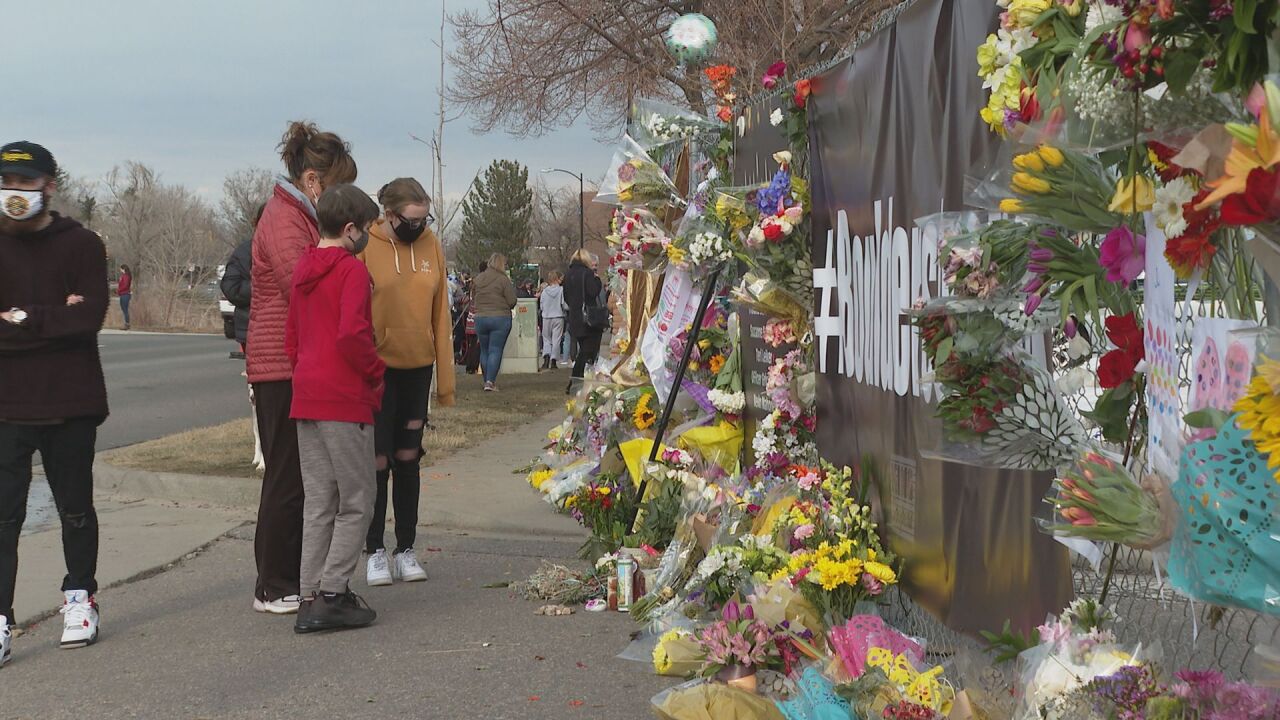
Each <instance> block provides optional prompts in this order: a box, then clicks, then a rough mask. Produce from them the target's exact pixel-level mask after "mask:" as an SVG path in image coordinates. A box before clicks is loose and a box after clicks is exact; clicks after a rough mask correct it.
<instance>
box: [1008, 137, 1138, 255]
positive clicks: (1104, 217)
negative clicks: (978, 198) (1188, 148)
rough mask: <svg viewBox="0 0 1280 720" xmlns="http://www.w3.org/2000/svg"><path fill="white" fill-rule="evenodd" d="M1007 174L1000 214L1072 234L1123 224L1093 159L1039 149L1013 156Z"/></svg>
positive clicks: (1108, 183) (1111, 189)
mask: <svg viewBox="0 0 1280 720" xmlns="http://www.w3.org/2000/svg"><path fill="white" fill-rule="evenodd" d="M1013 171H1014V172H1013V176H1012V177H1011V178H1010V181H1009V189H1010V190H1012V191H1013V197H1010V198H1006V199H1004V200H1002V201H1001V202H1000V211H1001V212H1005V213H1008V214H1010V215H1018V214H1023V213H1026V214H1028V215H1033V216H1036V217H1040V218H1044V219H1046V220H1050V221H1052V222H1054V223H1057V224H1059V225H1061V226H1063V227H1065V228H1068V229H1070V230H1075V231H1077V232H1091V233H1098V234H1106V233H1107V232H1109V231H1111V230H1112V229H1113V228H1116V227H1119V226H1120V225H1122V224H1123V220H1124V218H1123V217H1121V216H1120V215H1118V214H1116V211H1114V210H1112V209H1110V208H1111V204H1112V195H1113V193H1114V185H1113V183H1112V181H1111V180H1110V179H1108V178H1107V177H1106V174H1105V172H1104V171H1103V169H1102V165H1101V164H1100V163H1099V162H1098V161H1097V160H1095V159H1093V158H1091V157H1089V156H1087V155H1084V154H1083V153H1079V152H1076V151H1074V150H1061V149H1058V148H1056V147H1053V146H1052V145H1041V146H1040V147H1038V148H1037V149H1035V150H1033V151H1031V152H1028V153H1023V154H1022V155H1018V156H1015V157H1014V158H1013ZM1147 187H1149V185H1148V186H1147Z"/></svg>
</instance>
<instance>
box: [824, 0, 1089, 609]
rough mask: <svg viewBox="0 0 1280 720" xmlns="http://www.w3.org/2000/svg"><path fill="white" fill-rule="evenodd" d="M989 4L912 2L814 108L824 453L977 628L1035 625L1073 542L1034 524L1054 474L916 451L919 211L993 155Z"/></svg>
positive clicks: (946, 198)
mask: <svg viewBox="0 0 1280 720" xmlns="http://www.w3.org/2000/svg"><path fill="white" fill-rule="evenodd" d="M997 10H998V8H997V7H996V5H995V3H992V2H990V0H920V1H919V2H917V3H916V4H915V5H913V6H912V7H910V8H909V9H907V10H906V11H905V12H904V13H903V14H902V15H901V16H900V17H899V18H898V20H897V22H896V23H895V24H893V25H891V26H889V27H888V28H886V29H885V30H883V31H881V32H880V33H878V34H877V35H875V36H873V37H872V38H870V39H869V40H868V41H867V42H865V43H864V44H863V45H862V46H861V47H859V48H858V50H857V51H856V52H855V54H854V55H853V57H852V58H851V59H849V60H847V61H845V62H843V63H842V64H840V65H839V66H837V67H835V68H834V69H832V70H830V71H829V72H827V73H825V74H824V75H822V76H820V77H819V78H817V79H815V81H814V86H813V87H814V95H813V97H812V98H811V99H810V105H809V127H810V168H811V172H812V178H813V201H814V214H813V232H814V254H813V262H814V285H815V293H816V297H815V318H814V320H815V326H814V331H815V344H816V347H815V353H816V361H817V364H818V371H819V374H818V417H819V422H818V438H819V448H820V449H821V451H822V454H823V456H824V457H826V458H828V459H830V460H831V461H833V462H836V463H838V464H848V465H850V466H852V467H869V468H873V472H874V474H875V476H876V480H877V481H878V483H879V486H880V491H881V496H880V499H881V506H882V508H883V510H884V512H885V514H886V516H887V517H886V521H887V523H886V524H887V529H888V533H887V535H888V539H889V542H890V546H891V547H892V549H893V550H894V551H895V552H897V553H898V554H899V555H900V556H902V557H903V558H904V559H905V561H906V574H905V578H904V583H903V585H904V588H905V589H906V590H907V591H908V592H909V593H910V594H911V596H912V597H913V599H915V600H916V601H917V602H918V603H920V604H921V605H923V606H924V607H925V608H927V609H928V610H930V611H931V612H932V613H933V614H935V615H936V616H937V617H938V618H939V619H940V620H941V621H943V622H944V623H946V624H947V625H948V626H949V627H951V628H953V629H956V630H960V631H964V632H970V633H972V632H975V631H977V630H986V629H992V630H998V629H999V628H1000V626H1001V625H1003V624H1004V621H1005V620H1006V619H1008V620H1011V621H1012V622H1013V625H1014V627H1016V628H1021V629H1024V630H1026V629H1029V628H1032V627H1034V626H1036V625H1038V624H1040V623H1042V622H1043V621H1044V618H1045V616H1046V614H1048V613H1056V612H1058V611H1059V610H1061V608H1062V607H1063V606H1064V605H1065V604H1066V603H1067V602H1068V601H1069V600H1070V597H1071V576H1070V567H1069V563H1068V558H1067V553H1066V551H1065V549H1063V548H1062V547H1061V546H1059V545H1058V544H1056V543H1055V542H1054V541H1053V540H1052V539H1051V538H1049V537H1048V536H1046V535H1044V534H1042V533H1041V532H1039V531H1038V530H1037V528H1036V527H1035V525H1034V522H1033V520H1032V515H1033V514H1034V513H1035V512H1036V511H1037V509H1038V507H1039V505H1040V502H1041V498H1042V497H1043V496H1044V493H1045V491H1046V489H1047V486H1048V481H1049V478H1048V476H1047V475H1046V474H1044V473H1039V474H1037V473H1028V472H1019V471H1006V470H996V469H991V468H980V467H973V466H968V465H959V464H953V463H943V462H939V461H937V460H930V459H925V458H923V457H921V456H920V453H919V451H918V447H917V433H918V432H919V431H920V428H921V427H928V426H929V423H930V422H931V421H932V417H933V403H934V402H936V399H937V398H936V397H935V394H934V393H935V391H934V388H933V385H932V384H931V383H929V382H927V381H922V380H921V378H922V376H927V373H929V372H930V368H928V367H927V366H926V365H927V363H926V360H925V357H924V355H923V352H922V350H921V347H920V338H919V335H918V334H917V332H916V331H915V329H914V328H913V327H912V326H911V324H910V320H909V315H908V313H909V309H910V306H911V304H912V303H913V302H914V301H915V300H917V299H919V298H926V299H927V298H932V297H937V296H938V294H939V291H940V288H939V285H940V279H941V270H940V267H939V263H938V257H937V256H938V250H937V233H936V229H935V228H933V227H931V226H926V227H920V226H919V225H917V223H916V222H915V221H916V219H917V218H923V217H925V216H928V215H931V214H934V213H938V212H940V211H944V210H960V209H963V202H962V201H963V196H964V186H965V177H966V175H967V174H968V173H969V172H970V171H971V170H972V171H975V172H976V171H979V170H981V169H983V167H984V166H986V165H987V164H988V163H989V162H990V161H991V160H992V158H993V157H994V155H995V153H996V150H997V147H998V142H999V138H997V137H996V136H994V135H992V134H991V133H990V132H988V130H987V129H986V127H985V126H984V123H983V122H982V120H981V118H980V117H979V115H978V111H979V110H980V109H981V108H982V107H983V106H984V105H985V94H984V93H983V91H982V87H981V83H980V81H979V79H978V76H977V69H976V64H975V60H974V57H975V53H976V50H977V47H978V46H979V45H980V44H981V43H982V42H983V40H984V39H985V38H986V36H987V34H988V33H989V32H991V31H992V29H993V28H995V27H996V21H997V18H996V13H997ZM926 432H927V431H926Z"/></svg>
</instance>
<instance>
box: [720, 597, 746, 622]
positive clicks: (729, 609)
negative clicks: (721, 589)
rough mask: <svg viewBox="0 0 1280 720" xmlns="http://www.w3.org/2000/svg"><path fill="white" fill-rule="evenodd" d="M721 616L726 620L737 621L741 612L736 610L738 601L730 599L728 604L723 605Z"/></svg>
mask: <svg viewBox="0 0 1280 720" xmlns="http://www.w3.org/2000/svg"><path fill="white" fill-rule="evenodd" d="M721 616H722V617H723V618H724V619H725V620H727V621H728V622H738V620H739V619H741V618H742V613H741V612H739V610H738V601H737V600H730V601H729V602H728V604H726V605H725V606H724V611H723V612H722V613H721Z"/></svg>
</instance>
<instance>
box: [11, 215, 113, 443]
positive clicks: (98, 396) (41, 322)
mask: <svg viewBox="0 0 1280 720" xmlns="http://www.w3.org/2000/svg"><path fill="white" fill-rule="evenodd" d="M68 295H79V296H81V297H83V298H84V302H81V303H77V304H75V305H68V304H67V296H68ZM107 302H108V290H107V251H106V248H104V247H103V245H102V239H101V238H99V237H98V236H97V234H95V233H93V232H91V231H89V230H86V229H85V228H84V227H82V226H81V225H80V223H78V222H76V221H75V220H71V219H69V218H65V217H62V216H61V215H58V214H57V213H54V215H53V223H52V224H51V225H49V227H47V228H45V229H44V230H41V231H39V232H36V233H33V234H30V235H5V234H2V233H0V307H3V308H4V309H6V310H8V309H9V308H18V309H20V310H25V311H26V312H27V316H28V317H27V320H26V322H24V323H22V324H21V325H11V324H9V323H7V322H4V321H2V320H0V420H8V421H19V422H21V421H24V420H67V419H71V418H97V419H102V418H105V417H106V416H107V386H106V383H105V382H104V380H103V376H102V361H101V360H100V359H99V357H98V331H99V330H101V329H102V321H103V320H104V319H105V318H106V315H107Z"/></svg>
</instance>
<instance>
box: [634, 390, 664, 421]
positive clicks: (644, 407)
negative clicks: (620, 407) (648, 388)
mask: <svg viewBox="0 0 1280 720" xmlns="http://www.w3.org/2000/svg"><path fill="white" fill-rule="evenodd" d="M652 402H653V393H649V392H647V393H645V394H643V395H641V396H640V400H639V401H638V402H637V403H636V409H635V411H633V412H632V413H631V422H632V423H633V424H634V425H635V426H636V429H637V430H648V429H649V428H651V427H653V423H654V422H656V421H657V419H658V414H657V413H656V412H654V411H653V409H652V408H650V407H649V405H650V404H651V403H652Z"/></svg>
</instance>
